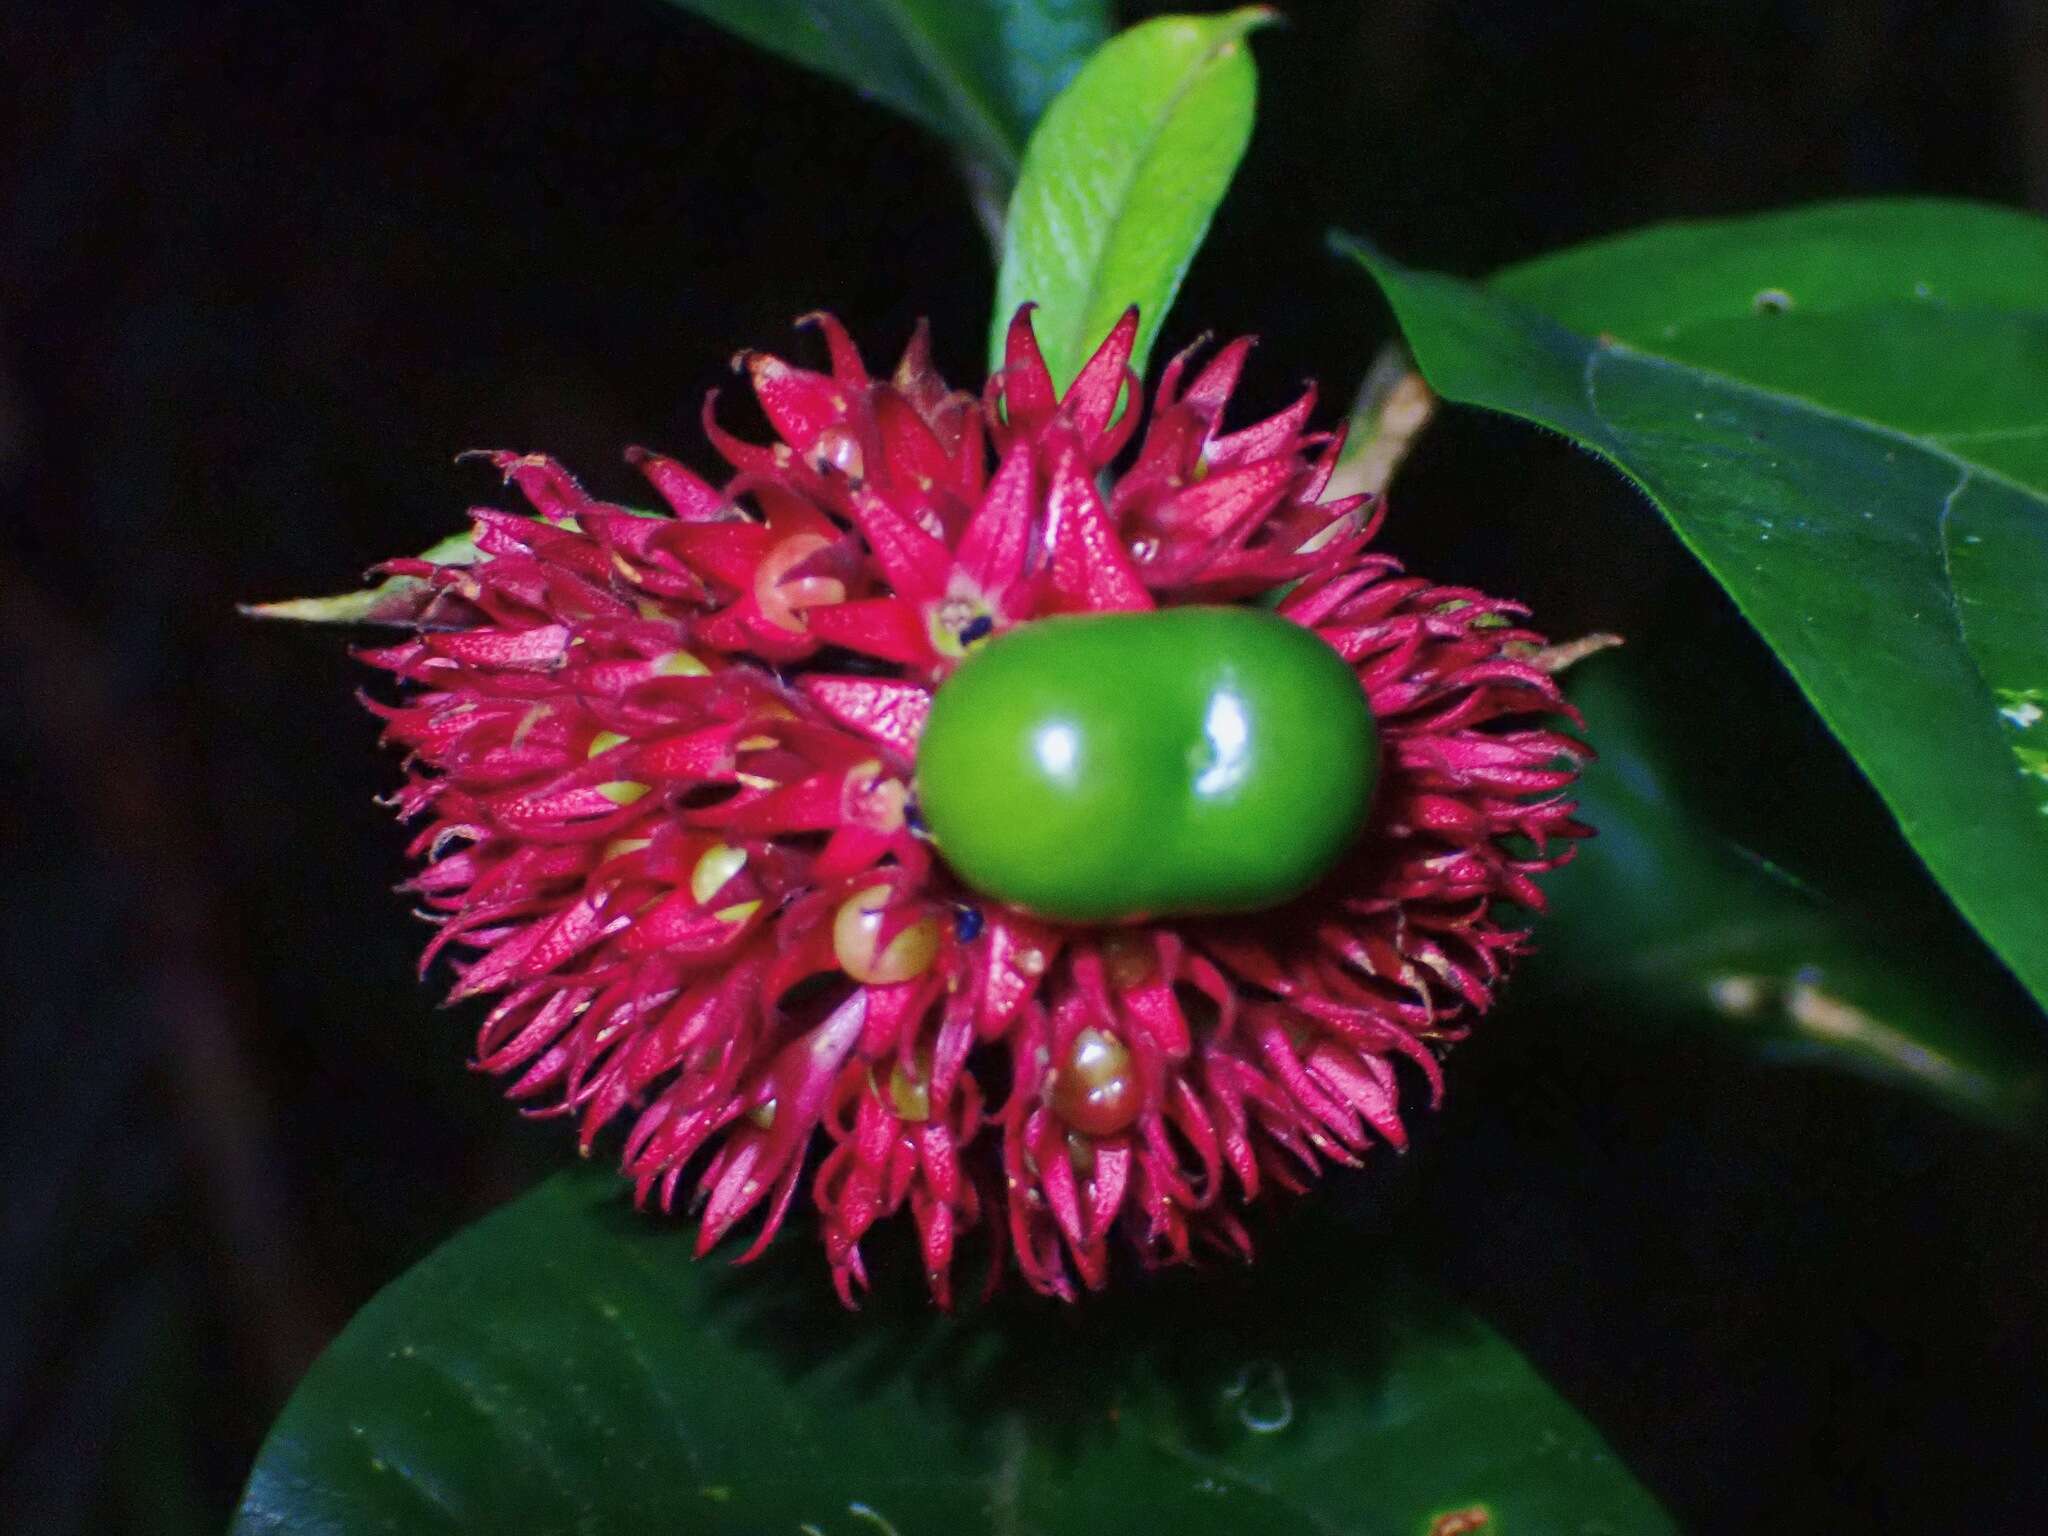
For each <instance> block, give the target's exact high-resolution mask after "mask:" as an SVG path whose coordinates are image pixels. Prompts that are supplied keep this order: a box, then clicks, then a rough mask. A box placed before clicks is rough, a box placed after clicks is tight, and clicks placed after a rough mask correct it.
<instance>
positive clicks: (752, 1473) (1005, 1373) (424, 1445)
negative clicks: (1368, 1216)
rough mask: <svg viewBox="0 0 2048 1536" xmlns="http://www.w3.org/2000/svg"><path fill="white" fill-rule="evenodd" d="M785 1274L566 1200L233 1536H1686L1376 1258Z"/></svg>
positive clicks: (405, 1317)
mask: <svg viewBox="0 0 2048 1536" xmlns="http://www.w3.org/2000/svg"><path fill="white" fill-rule="evenodd" d="M1347 1241H1348V1242H1349V1246H1350V1248H1352V1249H1362V1248H1363V1244H1361V1243H1359V1242H1358V1241H1357V1240H1356V1239H1349V1240H1347ZM793 1258H796V1256H795V1255H793V1254H791V1255H785V1254H781V1253H772V1254H771V1255H770V1256H769V1257H768V1258H767V1259H766V1260H764V1261H763V1262H762V1264H761V1265H760V1266H758V1267H757V1268H755V1269H751V1270H742V1271H738V1272H735V1271H733V1270H731V1269H729V1268H727V1267H725V1266H723V1265H714V1264H708V1263H704V1264H700V1263H694V1262H692V1260H691V1259H690V1257H689V1244H688V1243H687V1242H684V1241H682V1240H681V1239H680V1238H679V1235H678V1234H677V1232H676V1231H675V1230H674V1228H673V1227H672V1226H670V1225H669V1224H666V1223H663V1222H661V1221H659V1220H655V1219H650V1218H647V1217H642V1216H636V1215H635V1214H634V1213H633V1212H632V1211H631V1210H629V1209H627V1208H626V1206H625V1204H624V1202H623V1200H622V1199H621V1198H620V1193H619V1186H618V1182H617V1180H616V1179H614V1178H613V1177H611V1176H610V1175H608V1174H604V1173H597V1172H594V1171H578V1172H573V1173H568V1174H563V1175H560V1176H558V1177H556V1178H554V1179H552V1180H550V1181H549V1182H548V1183H546V1184H543V1185H542V1186H541V1187H540V1188H538V1189H537V1190H535V1191H534V1192H533V1193H531V1194H529V1195H527V1196H526V1197H525V1198H523V1199H521V1200H519V1201H516V1202H515V1203H513V1204H512V1205H511V1206H509V1207H507V1208H506V1209H504V1210H502V1211H500V1212H498V1213H496V1214H495V1215H493V1216H490V1217H488V1218H486V1219H485V1220H484V1221H482V1222H480V1223H479V1224H477V1225H476V1226H475V1227H472V1228H471V1229H470V1230H469V1231H468V1232H466V1233H464V1234H462V1235H461V1236H459V1237H457V1238H456V1239H454V1240H453V1241H452V1242H450V1243H448V1244H447V1245H445V1246H444V1247H443V1248H441V1249H440V1250H439V1251H438V1252H436V1253H434V1254H433V1255H431V1256H430V1257H429V1258H428V1259H426V1260H425V1261H424V1262H423V1263H421V1264H420V1265H419V1266H418V1267H417V1268H415V1269H414V1270H413V1271H412V1272H411V1273H410V1274H408V1275H406V1276H405V1277H404V1278H402V1279H401V1280H399V1281H398V1282H397V1283H395V1284H394V1285H392V1286H391V1287H390V1288H389V1289H387V1290H386V1291H385V1292H384V1293H383V1294H382V1295H380V1296H379V1297H377V1298H376V1299H375V1300H374V1301H372V1302H371V1303H370V1304H369V1306H367V1307H366V1308H365V1309H364V1310H363V1311H362V1312H361V1313H360V1314H359V1315H358V1316H357V1317H356V1319H355V1321H354V1322H353V1323H351V1324H350V1325H349V1327H348V1328H347V1330H346V1331H345V1332H344V1333H343V1334H342V1335H341V1337H340V1338H339V1339H338V1340H337V1341H336V1342H335V1343H334V1344H333V1346H331V1347H330V1348H329V1350H328V1351H327V1353H326V1354H325V1355H324V1356H323V1357H322V1358H321V1360H320V1361H319V1362H318V1363H317V1364H316V1365H315V1366H314V1367H313V1370H312V1371H311V1373H310V1374H309V1375H308V1376H307V1378H306V1380H305V1382H304V1384H303V1385H302V1386H301V1387H300V1388H299V1391H298V1392H297V1394H296V1395H295V1396H294V1397H293V1399H292V1401H291V1403H290V1404H289V1405H288V1406H287V1407H286V1409H285V1411H284V1414H283V1416H282V1417H281V1418H280V1419H279V1421H278V1423H277V1426H276V1428H275V1429H274V1430H273V1432H272V1434H271V1436H270V1439H269V1441H268V1443H267V1444H266V1445H265V1446H264V1448H263V1451H262V1453H261V1455H260V1457H259V1459H258V1461H257V1465H256V1469H255V1472H254V1474H253V1476H252V1477H251V1478H250V1481H249V1487H248V1492H247V1494H246V1496H245V1498H244V1502H243V1505H242V1509H241V1514H240V1518H239V1520H238V1522H237V1524H236V1526H235V1530H236V1532H237V1533H238V1536H259V1533H271V1532H286V1531H292V1532H298V1531H335V1532H349V1531H383V1532H387V1533H392V1536H408V1533H413V1532H422V1533H424V1532H441V1531H448V1530H474V1531H540V1530H548V1531H577V1532H581V1533H583V1536H646V1533H647V1532H649V1531H654V1530H661V1531H670V1530H674V1531H684V1530H687V1531H702V1532H735V1533H741V1532H746V1533H751V1532H757V1531H806V1530H808V1531H817V1532H829V1533H832V1536H852V1533H856V1532H860V1533H870V1532H892V1533H895V1536H939V1533H954V1532H965V1531H989V1530H993V1531H1034V1532H1039V1533H1041V1536H1060V1533H1069V1532H1071V1533H1074V1536H1082V1533H1095V1532H1100V1531H1105V1530H1120V1529H1123V1530H1141V1531H1154V1530H1156V1531H1176V1532H1188V1533H1202V1532H1213V1533H1218V1536H1221V1533H1225V1532H1228V1533H1232V1536H1264V1533H1272V1536H1281V1533H1286V1536H1298V1533H1300V1532H1302V1531H1321V1532H1328V1533H1333V1536H1345V1533H1357V1536H1421V1533H1424V1532H1428V1531H1431V1530H1436V1529H1453V1528H1455V1529H1458V1530H1477V1529H1479V1528H1480V1527H1479V1526H1478V1524H1477V1523H1476V1522H1477V1516H1476V1514H1475V1515H1474V1516H1473V1518H1472V1520H1471V1521H1468V1523H1465V1524H1461V1525H1456V1526H1454V1527H1453V1526H1451V1525H1448V1524H1446V1523H1445V1522H1444V1520H1443V1518H1442V1517H1447V1516H1451V1515H1454V1514H1458V1513H1466V1512H1474V1511H1484V1512H1485V1513H1486V1514H1487V1515H1488V1516H1489V1517H1490V1519H1491V1522H1492V1523H1490V1524H1488V1525H1486V1526H1485V1527H1484V1528H1485V1529H1487V1530H1494V1529H1500V1530H1505V1531H1510V1532H1512V1531H1561V1530H1575V1531H1576V1530H1594V1529H1599V1530H1612V1531H1626V1532H1628V1533H1630V1536H1663V1533H1668V1532H1672V1531H1673V1530H1674V1527H1673V1526H1672V1525H1671V1523H1670V1521H1669V1520H1668V1518H1667V1517H1666V1516H1665V1515H1664V1514H1663V1513H1662V1511H1660V1510H1659V1509H1658V1508H1657V1506H1656V1505H1655V1503H1654V1502H1653V1501H1652V1500H1651V1499H1650V1497H1649V1495H1648V1494H1646V1493H1645V1492H1644V1491H1643V1489H1642V1488H1641V1487H1640V1486H1639V1485H1637V1484H1636V1483H1635V1482H1634V1481H1633V1480H1632V1479H1631V1478H1630V1477H1629V1475H1628V1473H1627V1472H1626V1471H1624V1470H1623V1469H1622V1468H1621V1467H1620V1466H1619V1465H1617V1464H1616V1462H1615V1461H1614V1458H1613V1455H1612V1453H1611V1452H1609V1451H1608V1450H1607V1448H1606V1447H1605V1446H1604V1445H1603V1444H1602V1443H1601V1440H1600V1437H1599V1436H1598V1434H1597V1433H1595V1431H1594V1430H1592V1429H1591V1428H1590V1427H1589V1426H1588V1425H1587V1424H1586V1423H1585V1422H1584V1421H1583V1420H1582V1419H1580V1418H1578V1417H1577V1416H1576V1415H1575V1414H1574V1413H1573V1412H1572V1411H1571V1409H1570V1408H1569V1407H1568V1406H1567V1405H1566V1404H1565V1403H1564V1402H1563V1401H1562V1400H1561V1399H1559V1398H1558V1397H1557V1396H1556V1395H1555V1394H1554V1393H1553V1392H1551V1391H1550V1389H1549V1388H1548V1387H1546V1386H1545V1385H1544V1384H1543V1382H1542V1381H1541V1380H1540V1379H1539V1378H1538V1377H1537V1376H1536V1375H1535V1373H1534V1372H1533V1371H1531V1370H1530V1368H1529V1366H1528V1365H1527V1364H1526V1363H1525V1362H1524V1361H1523V1360H1522V1359H1521V1357H1520V1356H1519V1355H1517V1354H1516V1353H1515V1352H1514V1351H1513V1350H1512V1349H1510V1348H1509V1347H1508V1345H1507V1344H1506V1343H1505V1342H1503V1341H1502V1340H1501V1339H1500V1338H1499V1337H1498V1336H1497V1335H1495V1334H1494V1333H1492V1332H1491V1331H1490V1330H1488V1329H1487V1328H1485V1327H1484V1326H1483V1325H1482V1324H1480V1323H1478V1322H1476V1321H1474V1320H1473V1319H1472V1318H1471V1317H1469V1316H1468V1315H1465V1314H1462V1313H1460V1312H1458V1311H1457V1310H1456V1309H1455V1308H1452V1307H1449V1306H1448V1305H1446V1304H1444V1303H1443V1302H1441V1301H1438V1300H1434V1299H1433V1298H1432V1297H1431V1296H1430V1295H1429V1294H1428V1293H1427V1292H1425V1291H1423V1290H1422V1289H1420V1288H1419V1287H1417V1286H1416V1285H1415V1284H1414V1283H1413V1282H1402V1281H1399V1280H1389V1279H1387V1278H1385V1277H1384V1276H1383V1275H1382V1274H1381V1273H1380V1271H1379V1270H1378V1269H1377V1268H1376V1266H1375V1265H1374V1263H1373V1262H1372V1260H1371V1258H1370V1257H1369V1255H1368V1254H1366V1253H1365V1252H1363V1251H1349V1250H1348V1249H1347V1251H1346V1252H1344V1253H1342V1254H1336V1255H1333V1254H1329V1253H1319V1254H1316V1255H1312V1256H1308V1261H1306V1262H1304V1261H1303V1260H1302V1259H1301V1258H1300V1257H1297V1259H1296V1261H1295V1262H1293V1263H1288V1262H1286V1261H1285V1259H1284V1257H1282V1256H1278V1255H1275V1256H1272V1257H1269V1259H1268V1260H1267V1261H1266V1262H1265V1263H1263V1264H1261V1265H1259V1266H1257V1267H1255V1268H1254V1269H1252V1270H1251V1271H1249V1272H1248V1273H1245V1274H1241V1275H1238V1276H1232V1275H1230V1274H1228V1273H1212V1274H1209V1275H1206V1276H1183V1277H1179V1283H1177V1284H1162V1285H1156V1286H1153V1287H1150V1288H1148V1289H1147V1290H1146V1291H1145V1292H1143V1293H1141V1294H1127V1295H1108V1296H1103V1297H1098V1298H1092V1299H1091V1300H1090V1301H1089V1302H1088V1304H1087V1305H1086V1306H1085V1307H1083V1308H1081V1309H1079V1310H1063V1309H1062V1310H1054V1309H1049V1308H1047V1307H1046V1306H1044V1305H1042V1304H1036V1303H1033V1302H1032V1301H1030V1300H1029V1299H1028V1298H1013V1299H1012V1300H1011V1301H1010V1302H1008V1303H998V1304H997V1305H996V1306H994V1307H991V1308H986V1309H983V1310H982V1311H981V1312H979V1313H978V1314H977V1315H975V1316H973V1317H970V1318H965V1319H955V1318H947V1317H944V1316H942V1315H938V1314H934V1313H933V1312H931V1311H930V1309H929V1308H928V1307H926V1306H924V1305H923V1304H922V1303H921V1300H920V1299H919V1297H920V1296H921V1292H918V1293H917V1294H913V1293H914V1291H916V1289H917V1288H916V1280H915V1277H914V1276H912V1275H910V1274H899V1275H894V1276H892V1277H890V1282H891V1283H890V1284H887V1285H885V1286H883V1287H881V1288H880V1289H879V1291H878V1294H877V1295H876V1296H875V1297H874V1298H873V1299H872V1300H871V1302H870V1306H869V1309H868V1311H867V1312H866V1313H864V1314H851V1313H847V1312H844V1311H842V1310H841V1309H840V1308H839V1306H838V1304H837V1302H836V1301H834V1300H833V1299H832V1297H831V1294H830V1291H829V1288H828V1287H826V1285H825V1284H824V1281H823V1276H822V1273H820V1272H819V1266H816V1265H815V1264H812V1263H809V1262H804V1261H803V1260H801V1259H798V1260H797V1261H796V1262H792V1259H793ZM895 1281H900V1282H901V1285H900V1286H897V1285H895V1284H894V1282H895ZM1189 1339H1199V1340H1200V1346H1201V1347H1200V1348H1198V1349H1188V1348H1185V1347H1183V1346H1184V1343H1185V1341H1186V1340H1189Z"/></svg>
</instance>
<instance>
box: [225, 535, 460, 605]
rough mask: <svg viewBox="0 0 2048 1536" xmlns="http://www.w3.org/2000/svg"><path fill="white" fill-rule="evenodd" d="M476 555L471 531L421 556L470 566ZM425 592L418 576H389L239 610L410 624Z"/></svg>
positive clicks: (424, 586) (444, 563) (439, 563)
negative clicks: (363, 584) (369, 584)
mask: <svg viewBox="0 0 2048 1536" xmlns="http://www.w3.org/2000/svg"><path fill="white" fill-rule="evenodd" d="M477 558H478V555H477V547H476V535H475V534H474V533H457V534H451V535H450V536H449V537H447V538H445V539H443V540H442V541H441V542H440V543H438V544H436V545H435V546H434V547H433V548H432V549H430V550H428V551H426V553H424V554H422V555H421V556H420V559H422V560H431V561H433V562H434V563H435V564H437V565H473V564H475V563H476V561H477ZM428 591H429V588H428V586H427V583H426V582H424V581H422V580H420V579H419V577H417V576H392V577H388V578H386V579H385V580H383V581H380V582H378V583H377V585H376V586H374V587H364V588H362V589H361V590H360V591H355V592H337V593H335V594H334V595H333V596H332V597H288V598H285V599H283V600H281V601H279V602H274V603H244V604H242V610H241V611H242V612H243V613H245V614H247V615H248V616H249V617H250V618H252V619H292V620H295V621H296V622H298V623H301V624H410V623H411V622H412V621H413V620H414V619H416V618H418V617H419V614H420V609H421V605H422V602H423V600H424V599H425V598H426V597H427V595H428Z"/></svg>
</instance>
